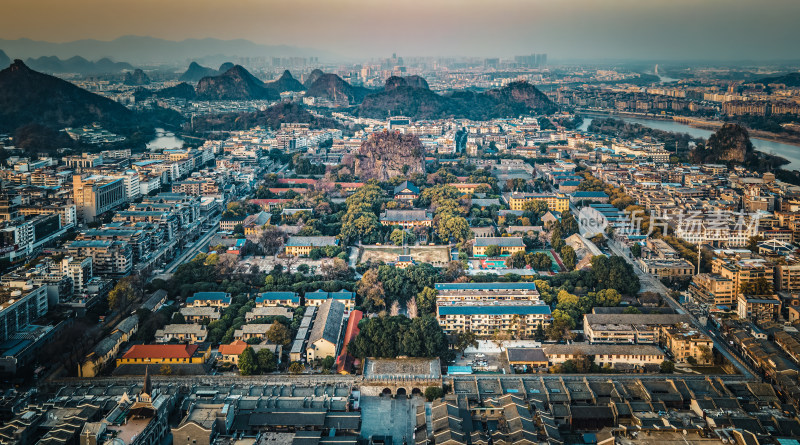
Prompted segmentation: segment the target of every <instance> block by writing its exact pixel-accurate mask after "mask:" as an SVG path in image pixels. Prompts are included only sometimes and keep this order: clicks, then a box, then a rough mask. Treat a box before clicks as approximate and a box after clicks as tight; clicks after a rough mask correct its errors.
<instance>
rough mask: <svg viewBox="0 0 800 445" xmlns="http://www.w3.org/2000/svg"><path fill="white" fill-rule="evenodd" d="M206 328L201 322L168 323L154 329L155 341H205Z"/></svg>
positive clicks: (206, 336)
mask: <svg viewBox="0 0 800 445" xmlns="http://www.w3.org/2000/svg"><path fill="white" fill-rule="evenodd" d="M207 338H208V329H206V326H205V325H202V324H168V325H166V326H164V327H163V328H162V329H159V330H157V331H156V343H170V342H175V341H177V342H178V343H205V342H206V339H207Z"/></svg>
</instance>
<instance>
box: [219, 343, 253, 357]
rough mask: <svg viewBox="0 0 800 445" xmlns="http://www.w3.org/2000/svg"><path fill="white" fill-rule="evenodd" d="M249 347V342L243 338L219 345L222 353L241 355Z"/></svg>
mask: <svg viewBox="0 0 800 445" xmlns="http://www.w3.org/2000/svg"><path fill="white" fill-rule="evenodd" d="M245 349H247V343H245V342H243V341H242V340H235V341H234V342H233V343H231V344H229V345H219V353H220V354H222V355H241V354H242V352H244V350H245Z"/></svg>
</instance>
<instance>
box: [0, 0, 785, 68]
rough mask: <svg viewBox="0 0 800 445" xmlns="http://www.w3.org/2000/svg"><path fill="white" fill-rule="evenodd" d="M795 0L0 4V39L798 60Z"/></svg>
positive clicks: (370, 52)
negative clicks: (137, 39) (142, 39)
mask: <svg viewBox="0 0 800 445" xmlns="http://www.w3.org/2000/svg"><path fill="white" fill-rule="evenodd" d="M798 23H800V0H213V1H209V0H125V1H123V0H71V1H65V0H2V1H0V38H4V39H16V38H21V37H27V38H31V39H34V40H47V41H57V42H64V41H71V40H77V39H86V38H93V39H100V40H111V39H114V38H116V37H119V36H123V35H149V36H154V37H161V38H167V39H171V40H183V39H186V38H203V37H216V38H222V39H233V38H245V39H249V40H252V41H254V42H258V43H265V44H288V45H296V46H304V47H313V48H318V49H323V50H328V51H332V52H335V53H337V54H341V55H345V56H352V57H362V56H386V55H387V54H390V53H392V52H397V53H398V54H400V55H405V56H413V55H423V56H426V55H461V56H490V55H496V56H500V57H506V56H512V55H514V54H528V53H532V52H546V53H548V54H549V57H550V58H551V59H557V58H560V59H565V58H584V59H595V58H597V59H599V58H644V59H662V60H663V59H706V58H713V59H750V58H752V59H800V49H798V42H800V26H798Z"/></svg>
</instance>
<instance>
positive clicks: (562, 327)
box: [547, 309, 575, 340]
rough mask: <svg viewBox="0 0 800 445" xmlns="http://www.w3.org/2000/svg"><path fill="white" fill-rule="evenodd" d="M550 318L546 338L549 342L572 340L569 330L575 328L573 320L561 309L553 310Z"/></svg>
mask: <svg viewBox="0 0 800 445" xmlns="http://www.w3.org/2000/svg"><path fill="white" fill-rule="evenodd" d="M552 317H553V319H552V321H551V322H550V326H548V328H547V338H548V339H550V340H562V339H568V340H569V339H572V332H571V330H572V329H573V328H574V327H575V320H573V319H572V317H570V316H569V314H568V313H566V312H564V311H563V310H561V309H556V310H554V311H553V314H552Z"/></svg>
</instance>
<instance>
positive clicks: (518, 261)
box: [506, 252, 525, 269]
mask: <svg viewBox="0 0 800 445" xmlns="http://www.w3.org/2000/svg"><path fill="white" fill-rule="evenodd" d="M506 267H510V268H514V269H521V268H523V267H525V252H514V253H512V254H511V256H510V257H508V258H506Z"/></svg>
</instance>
